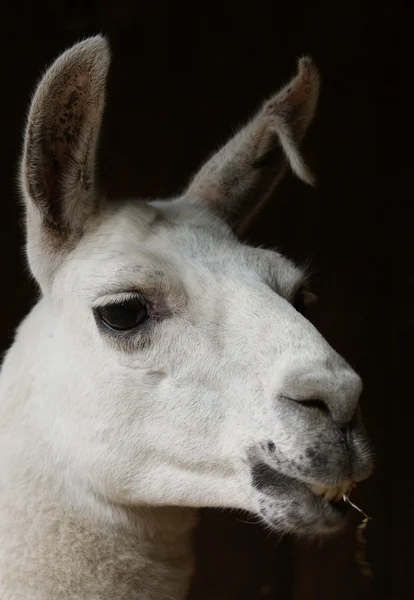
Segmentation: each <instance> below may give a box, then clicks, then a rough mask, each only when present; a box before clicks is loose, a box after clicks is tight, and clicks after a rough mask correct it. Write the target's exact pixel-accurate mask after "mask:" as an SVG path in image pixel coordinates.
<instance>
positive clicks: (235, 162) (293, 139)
mask: <svg viewBox="0 0 414 600" xmlns="http://www.w3.org/2000/svg"><path fill="white" fill-rule="evenodd" d="M318 96H319V74H318V71H317V69H316V67H315V66H314V64H313V62H312V60H311V59H310V58H308V57H303V58H301V59H300V60H299V62H298V72H297V74H296V76H295V77H294V78H293V79H292V80H291V81H290V82H289V83H288V84H287V85H286V86H285V87H284V88H282V89H281V90H280V91H279V92H278V93H277V94H276V95H275V96H273V97H272V98H270V99H269V100H268V101H267V102H266V103H265V104H264V106H263V107H262V109H261V110H260V111H259V113H258V114H257V115H256V116H255V117H254V118H253V119H252V120H251V121H250V122H249V123H248V124H247V125H246V126H245V127H244V128H242V129H241V130H240V131H239V133H238V134H236V136H235V137H234V138H232V139H231V140H230V141H229V142H228V143H227V144H226V145H224V146H223V147H222V148H221V150H219V151H218V152H217V153H216V154H215V155H214V156H212V158H211V159H210V160H209V161H208V162H207V163H206V164H205V165H204V167H203V168H202V169H201V170H200V172H199V173H198V174H197V175H196V176H195V178H194V179H193V181H192V182H191V184H190V186H189V188H188V190H187V192H186V195H185V197H186V199H188V200H189V201H198V202H202V203H206V204H208V205H210V206H211V207H212V208H213V209H215V210H216V211H217V212H218V213H219V214H221V216H224V217H225V218H226V220H228V221H229V222H230V224H231V225H232V226H233V227H234V228H235V229H236V231H240V230H241V229H243V226H244V224H245V223H246V220H248V219H249V218H250V217H251V216H252V214H251V212H252V211H253V213H256V212H257V211H258V209H259V208H260V206H261V205H262V204H263V202H264V201H265V200H266V198H267V197H268V196H269V195H270V194H271V193H272V191H273V190H274V188H275V186H276V185H277V183H278V182H279V181H280V179H281V178H282V176H283V175H284V173H285V171H286V167H287V166H288V165H290V167H291V169H292V170H293V172H294V173H295V174H296V175H297V176H298V177H299V178H300V179H301V180H302V181H304V182H305V183H308V184H310V185H313V184H314V178H313V175H312V173H311V172H310V171H309V169H308V168H307V167H306V165H305V163H304V161H303V158H302V156H301V154H300V150H299V148H300V143H301V142H302V140H303V138H304V137H305V133H306V131H307V129H308V127H309V125H310V123H311V122H312V120H313V117H314V114H315V111H316V106H317V102H318ZM249 211H250V215H248V216H246V213H249Z"/></svg>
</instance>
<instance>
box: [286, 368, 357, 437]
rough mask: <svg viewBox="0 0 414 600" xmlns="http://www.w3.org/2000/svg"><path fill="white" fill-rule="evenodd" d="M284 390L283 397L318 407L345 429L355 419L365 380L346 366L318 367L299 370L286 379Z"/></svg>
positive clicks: (288, 375)
mask: <svg viewBox="0 0 414 600" xmlns="http://www.w3.org/2000/svg"><path fill="white" fill-rule="evenodd" d="M282 389H283V391H282V393H281V394H280V395H282V396H284V397H285V398H290V399H291V400H294V401H295V402H303V403H304V404H306V405H307V406H309V407H313V408H318V409H319V410H320V411H322V412H325V413H327V414H329V415H330V416H331V418H332V419H333V421H334V422H335V424H336V426H337V427H339V428H340V429H342V430H345V429H346V428H347V427H348V426H349V424H350V423H352V421H353V420H354V418H355V416H356V413H357V409H358V404H359V398H360V395H361V391H362V381H361V378H360V377H359V376H358V375H357V373H355V371H354V370H353V369H351V367H348V366H347V365H345V366H341V367H339V368H332V367H327V366H326V365H321V364H319V365H316V364H315V365H313V367H312V368H310V369H309V368H307V369H303V370H299V369H298V368H297V367H296V368H295V370H294V371H291V372H290V373H289V374H287V375H286V376H285V377H284V381H283V386H282Z"/></svg>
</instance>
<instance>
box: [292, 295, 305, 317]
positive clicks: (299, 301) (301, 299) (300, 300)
mask: <svg viewBox="0 0 414 600" xmlns="http://www.w3.org/2000/svg"><path fill="white" fill-rule="evenodd" d="M293 306H294V307H295V308H296V310H297V311H298V312H299V313H301V314H302V315H303V314H305V312H306V300H305V291H304V290H299V291H298V292H296V296H295V298H294V300H293Z"/></svg>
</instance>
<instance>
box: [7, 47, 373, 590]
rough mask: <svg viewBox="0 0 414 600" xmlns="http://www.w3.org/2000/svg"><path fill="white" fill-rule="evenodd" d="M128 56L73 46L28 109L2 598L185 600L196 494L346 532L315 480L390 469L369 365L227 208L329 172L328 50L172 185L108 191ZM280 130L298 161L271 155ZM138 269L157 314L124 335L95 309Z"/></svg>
mask: <svg viewBox="0 0 414 600" xmlns="http://www.w3.org/2000/svg"><path fill="white" fill-rule="evenodd" d="M108 65H109V53H108V49H107V44H106V42H105V41H104V40H103V39H102V38H100V37H99V36H98V37H95V38H91V39H90V40H86V41H84V42H82V43H80V44H78V45H77V46H75V47H74V48H73V49H71V50H69V51H68V52H67V53H66V54H64V55H63V56H62V57H60V58H59V59H58V61H57V62H56V63H55V64H54V65H53V66H52V67H51V69H50V70H49V71H48V72H47V74H46V76H45V78H44V79H43V80H42V82H41V83H40V85H39V87H38V89H37V92H36V94H35V96H34V99H33V102H32V108H31V111H30V114H29V119H28V125H27V131H26V141H25V150H24V154H23V160H22V189H23V193H24V197H25V200H26V206H27V222H28V259H29V263H30V266H31V269H32V272H33V274H34V276H35V277H36V279H37V281H38V282H39V285H40V288H41V291H42V295H41V298H40V300H39V302H38V303H37V304H36V306H35V307H34V308H33V310H32V311H31V313H30V314H29V316H28V317H27V318H26V319H25V320H24V321H23V323H22V324H21V326H20V327H19V329H18V332H17V335H16V339H15V341H14V343H13V345H12V347H11V349H10V350H9V352H8V354H7V356H6V358H5V361H4V364H3V366H2V372H1V378H0V433H1V437H0V457H1V462H0V539H1V544H0V589H1V598H2V599H3V600H23V599H24V600H29V599H30V600H46V599H47V600H53V599H55V598H56V599H59V600H66V599H68V600H69V599H71V600H76V599H79V600H80V599H81V598H82V599H84V598H88V600H92V599H98V598H99V600H114V599H115V598H116V599H117V600H126V599H128V600H132V599H134V598H136V599H140V600H144V599H157V600H163V599H174V600H182V599H183V598H184V597H185V595H186V592H187V589H188V584H189V581H190V577H191V573H192V564H193V561H192V552H191V531H192V528H193V526H194V524H195V511H194V509H196V508H197V507H202V506H211V507H228V508H239V509H244V510H247V511H251V512H253V513H256V514H258V515H260V516H261V517H262V518H263V520H264V521H266V522H267V523H269V524H270V525H272V526H273V527H275V528H277V529H282V530H293V531H297V532H300V531H303V532H305V533H306V532H315V533H317V532H321V531H331V530H335V529H337V527H338V526H339V521H338V519H337V517H336V516H335V515H334V511H333V509H332V508H331V507H330V506H325V505H324V504H323V501H322V500H319V499H317V498H316V497H314V496H313V495H312V494H311V492H310V491H309V489H308V487H307V486H306V485H305V484H308V483H314V482H320V481H323V482H324V483H326V484H330V485H333V484H336V483H340V482H341V481H342V480H343V479H344V477H346V476H347V475H348V474H350V473H352V474H353V476H354V477H355V478H360V479H361V478H363V477H364V476H365V475H366V474H367V473H368V472H369V470H370V462H369V458H368V457H367V455H366V444H365V438H364V434H363V431H362V425H361V424H360V420H359V416H358V410H357V405H358V400H359V395H360V391H361V382H360V379H359V377H358V376H357V375H356V374H355V373H354V371H353V370H352V369H351V368H350V367H349V366H348V365H347V364H346V363H345V361H344V360H343V359H342V358H341V357H340V356H338V355H337V354H336V353H335V351H334V350H333V349H332V348H331V347H330V346H329V345H328V344H327V342H326V341H325V340H324V339H323V338H322V336H321V335H320V334H319V333H318V332H317V331H316V330H315V328H314V327H313V326H312V325H311V324H310V323H309V322H308V321H307V320H306V319H305V318H304V317H303V316H302V315H301V314H299V313H298V312H297V311H296V310H295V308H294V307H293V306H292V304H291V302H292V301H293V299H294V296H295V293H296V292H297V290H298V289H299V288H300V287H301V286H302V284H303V283H304V274H303V272H302V271H301V270H300V269H298V268H297V267H296V266H295V265H293V264H292V263H291V262H290V261H288V260H287V259H285V258H284V257H282V256H281V255H280V254H278V253H276V252H270V251H266V250H263V249H257V248H251V247H248V246H246V245H242V244H241V243H239V241H238V240H237V238H236V237H235V235H234V234H233V232H232V229H231V228H230V226H229V225H232V226H235V225H237V223H238V224H240V219H239V216H240V215H241V213H242V208H243V204H244V202H246V204H247V203H248V201H250V199H251V197H252V195H253V196H254V194H255V190H259V191H260V197H259V191H258V192H257V198H256V205H257V204H259V203H260V201H261V199H262V197H264V196H266V195H267V194H268V191H269V189H270V188H272V187H274V183H275V182H277V181H278V180H279V179H280V177H281V176H282V174H283V172H284V170H285V166H286V164H287V162H289V164H290V165H291V166H292V168H293V169H294V171H295V172H296V173H297V174H298V175H299V176H300V177H302V178H303V179H304V180H306V181H308V182H310V181H311V176H310V174H309V173H308V170H307V169H306V167H305V166H304V162H303V159H302V157H301V156H300V154H299V150H298V148H299V146H300V142H301V140H302V138H303V136H304V134H305V132H306V129H307V127H308V125H309V123H310V122H311V120H312V118H313V114H314V111H315V108H316V99H317V93H318V75H317V72H316V69H315V67H314V66H313V65H312V63H311V61H310V59H304V60H302V62H301V63H300V69H299V74H298V75H297V76H296V78H295V79H293V80H292V82H291V83H290V85H289V86H286V88H284V89H283V90H282V91H281V92H280V93H279V94H278V95H276V96H275V97H274V98H273V99H271V100H270V101H269V102H268V103H266V104H265V106H264V108H263V110H262V111H261V112H259V113H258V115H257V116H256V117H255V119H254V120H253V121H252V122H251V123H250V124H248V125H247V126H246V128H245V129H244V130H242V132H240V133H239V134H238V136H236V138H234V139H233V140H232V141H231V142H229V144H228V145H227V146H225V147H224V149H222V150H221V151H220V152H219V153H218V154H217V155H216V156H215V157H213V158H212V159H211V160H210V161H209V162H208V163H207V165H206V166H205V167H204V169H203V170H201V171H200V174H199V175H198V176H197V177H196V178H195V179H194V181H193V182H192V184H191V185H190V187H189V189H188V191H187V192H186V194H185V195H184V196H183V197H180V198H177V199H175V200H173V201H170V202H168V203H166V202H162V203H161V202H153V203H144V202H137V201H131V200H123V201H119V202H117V203H111V202H108V201H107V200H105V198H104V197H103V196H101V195H100V194H99V193H98V191H97V188H96V185H95V181H94V177H93V172H94V169H93V167H94V161H95V147H96V143H97V138H98V133H99V127H100V122H101V117H102V111H103V105H104V90H105V78H106V72H107V69H108ZM68 86H69V87H68ZM77 86H78V87H77ZM74 90H78V92H79V93H78V94H76V95H75V96H73V97H71V98H72V99H71V101H69V100H68V99H69V97H70V93H71V92H73V91H74ZM62 114H65V115H66V116H67V119H66V120H64V121H59V118H60V117H61V116H62ZM71 120H72V121H71ZM62 122H64V123H65V125H63V126H62V125H61V123H62ZM68 122H69V125H68ZM59 123H60V124H59ZM66 126H68V127H70V131H69V130H67V129H65V127H66ZM62 127H63V129H62ZM51 132H55V133H56V135H51ZM67 133H70V135H66V134H67ZM275 147H279V148H281V149H283V151H282V150H281V152H282V155H281V161H279V162H278V163H277V164H275V165H274V164H271V165H270V166H266V167H264V168H262V167H260V166H254V162H255V161H257V160H259V159H261V158H262V157H263V156H265V155H266V153H268V152H269V151H270V150H272V149H273V148H275ZM45 149H47V150H45ZM51 155H52V157H54V158H55V159H56V160H55V161H53V160H51V159H50V156H51ZM56 161H57V162H58V163H59V167H60V168H59V169H57V170H56V169H55V165H56ZM263 181H264V182H265V185H262V182H263ZM250 208H251V207H250ZM233 217H234V218H233ZM226 220H227V223H226ZM134 290H135V291H137V292H139V293H140V294H141V295H142V296H144V297H145V298H146V299H147V301H148V302H149V304H150V306H151V317H150V322H149V324H148V326H144V327H143V328H141V329H138V330H137V331H136V332H135V333H134V334H132V335H128V336H126V337H125V336H124V337H122V336H121V337H120V336H117V335H113V334H111V333H109V332H108V331H105V330H103V327H101V326H98V325H97V322H96V321H95V318H94V315H93V310H94V309H95V308H96V307H97V306H102V305H103V304H108V303H111V302H113V301H114V300H117V299H118V300H119V298H120V297H125V294H130V293H131V292H132V291H134ZM312 399H320V400H321V401H323V402H324V404H325V406H326V407H327V410H326V414H325V412H324V411H323V410H319V409H318V408H308V407H306V401H307V400H312ZM328 413H329V414H328ZM338 432H339V433H338ZM345 438H346V439H347V442H346V443H345V442H344V440H345ZM272 444H273V447H272ZM322 463H323V464H322ZM321 465H322V466H321ZM266 469H268V470H269V473H270V474H269V475H268V474H266V473H267V472H266Z"/></svg>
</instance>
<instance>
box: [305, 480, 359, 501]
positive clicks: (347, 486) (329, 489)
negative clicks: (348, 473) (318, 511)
mask: <svg viewBox="0 0 414 600" xmlns="http://www.w3.org/2000/svg"><path fill="white" fill-rule="evenodd" d="M309 487H310V489H311V491H312V492H313V493H314V494H315V495H316V496H319V497H320V498H323V499H324V500H326V502H330V503H332V504H337V503H338V502H341V501H342V500H343V498H344V496H349V494H350V493H351V491H352V490H353V488H354V487H355V483H354V482H353V481H352V479H350V478H349V477H347V478H346V479H344V481H343V482H342V483H341V484H340V485H325V484H320V483H316V484H313V485H310V486H309Z"/></svg>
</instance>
